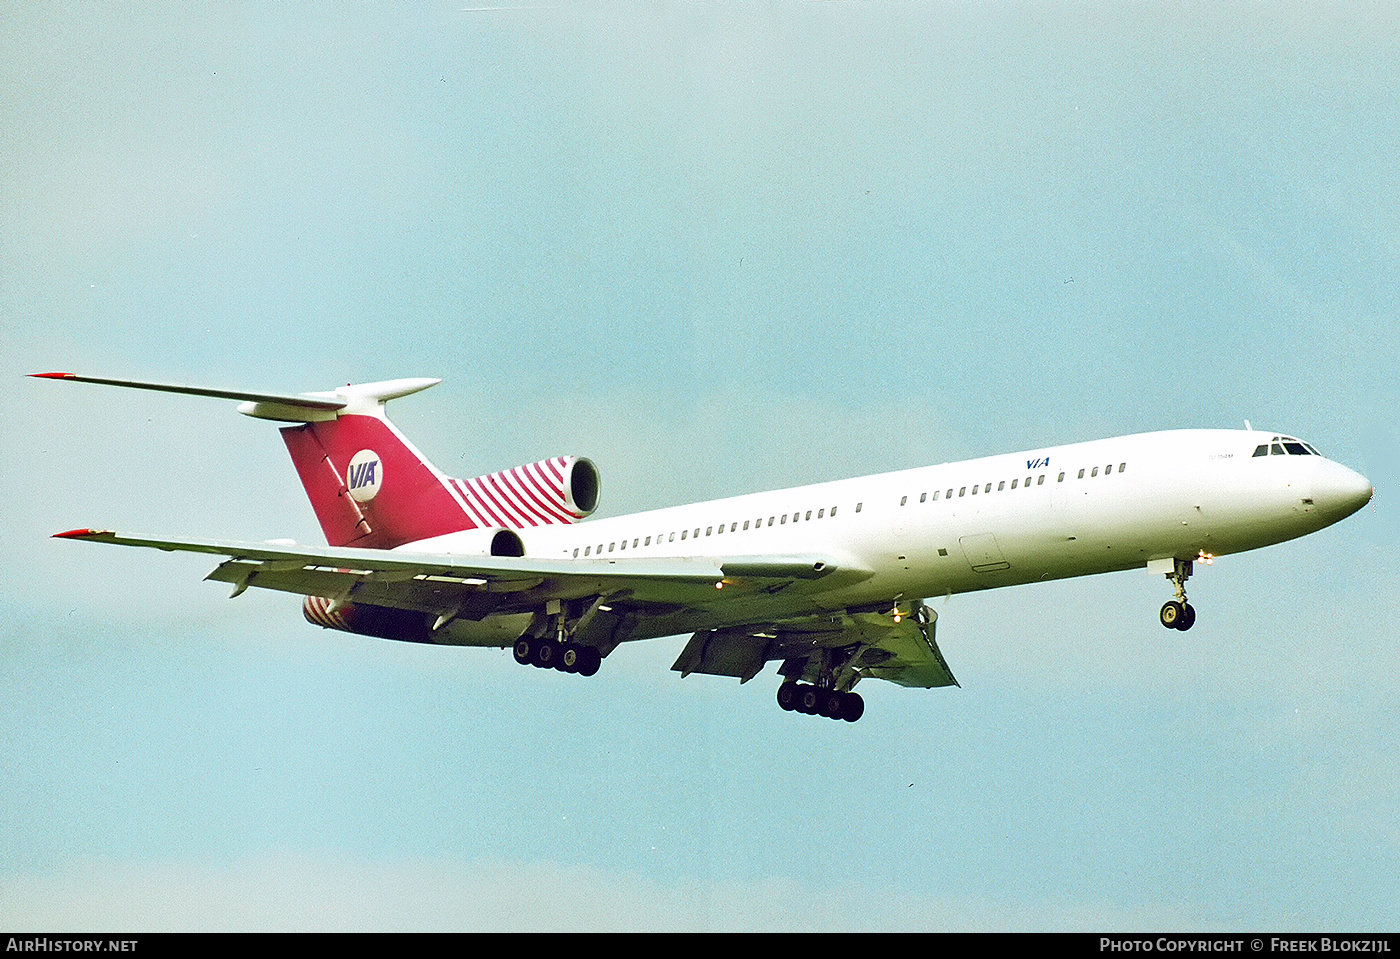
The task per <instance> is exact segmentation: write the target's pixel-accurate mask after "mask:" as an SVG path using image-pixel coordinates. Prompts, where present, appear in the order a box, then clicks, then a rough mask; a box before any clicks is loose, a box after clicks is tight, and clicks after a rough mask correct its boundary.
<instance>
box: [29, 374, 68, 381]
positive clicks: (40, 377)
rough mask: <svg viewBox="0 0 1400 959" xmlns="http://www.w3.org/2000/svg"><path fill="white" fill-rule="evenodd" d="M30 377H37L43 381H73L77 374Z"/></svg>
mask: <svg viewBox="0 0 1400 959" xmlns="http://www.w3.org/2000/svg"><path fill="white" fill-rule="evenodd" d="M28 375H29V376H37V377H38V378H39V379H41V380H71V379H72V378H73V377H74V376H75V375H76V374H73V373H30V374H28Z"/></svg>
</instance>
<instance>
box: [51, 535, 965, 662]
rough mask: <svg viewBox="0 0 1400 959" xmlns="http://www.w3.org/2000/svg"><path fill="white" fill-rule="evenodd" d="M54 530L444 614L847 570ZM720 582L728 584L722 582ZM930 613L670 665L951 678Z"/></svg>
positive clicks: (285, 587)
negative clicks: (833, 665)
mask: <svg viewBox="0 0 1400 959" xmlns="http://www.w3.org/2000/svg"><path fill="white" fill-rule="evenodd" d="M58 536H59V537H61V538H66V539H81V540H86V541H88V542H97V543H108V544H113V545H119V546H139V547H146V548H151V549H160V550H166V551H178V552H193V553H204V554H208V555H211V556H220V557H224V562H222V563H221V564H220V565H219V566H218V567H217V568H215V569H214V570H213V571H212V572H211V573H210V574H209V575H208V576H207V577H206V578H207V579H210V580H214V581H218V582H224V583H229V584H231V585H232V586H233V587H234V592H233V595H235V596H236V595H238V594H240V593H242V592H243V591H244V590H245V589H247V588H249V587H258V588H261V589H273V590H279V591H282V592H288V593H296V594H300V595H304V596H320V597H324V598H326V599H328V600H331V601H333V602H353V603H356V604H361V603H363V604H370V605H375V606H383V607H389V608H393V609H402V610H410V611H415V612H420V613H423V614H425V615H429V616H433V617H439V618H450V617H455V616H459V615H466V616H468V617H470V618H480V617H483V616H489V615H495V614H500V613H506V614H509V613H521V612H528V611H531V610H535V609H539V608H541V607H542V606H544V605H545V604H546V603H549V602H550V601H564V602H567V601H576V600H588V599H593V600H595V601H596V600H598V599H599V598H600V597H603V598H606V602H607V603H608V604H609V605H610V606H613V607H617V608H620V609H624V610H626V611H628V612H630V613H631V614H633V615H634V616H635V617H636V618H637V620H638V621H644V620H645V619H646V618H647V617H648V616H663V615H664V616H674V615H675V614H676V613H677V612H683V611H685V610H687V609H692V608H693V609H696V610H706V611H714V610H716V609H717V608H718V607H721V606H723V605H724V604H726V603H727V602H730V601H731V600H732V599H734V598H740V597H744V596H749V597H752V596H753V595H754V594H756V593H758V592H760V591H771V590H772V589H773V588H774V586H775V584H778V583H784V582H786V583H794V582H797V581H804V582H805V583H806V584H807V585H808V586H809V587H816V586H818V585H819V584H818V583H817V582H815V581H819V580H822V579H824V578H827V577H832V578H833V580H834V581H835V580H841V579H844V578H845V577H846V576H849V575H850V574H851V572H852V571H850V570H841V569H839V568H838V566H837V565H836V564H834V563H832V562H831V561H830V560H829V559H827V558H824V557H819V556H757V557H754V556H749V557H738V558H730V559H718V558H708V557H678V558H664V559H652V558H641V559H630V558H629V559H621V560H569V559H561V560H547V559H539V558H535V557H509V556H463V555H456V554H434V553H417V552H408V551H391V550H370V549H354V548H349V547H318V546H302V545H295V546H281V545H274V544H268V543H242V542H232V541H222V540H189V539H156V538H150V537H142V536H132V535H126V534H121V533H116V532H112V531H109V530H90V529H83V530H73V531H71V532H67V533H60V534H58ZM856 572H857V573H859V572H860V571H856ZM843 574H844V575H843ZM721 583H722V584H723V589H722V590H717V589H716V586H717V585H718V584H721ZM896 612H897V613H899V615H898V616H896V615H894V614H895V613H896ZM934 619H935V617H934V614H933V612H932V611H931V610H929V609H928V608H927V607H925V606H923V604H922V603H917V602H915V603H901V604H899V605H898V606H895V605H894V604H891V605H890V606H889V607H886V608H884V609H881V610H874V609H861V610H847V611H844V612H838V613H834V614H828V615H822V616H809V617H802V618H798V619H788V620H782V621H776V622H755V623H746V624H743V625H734V626H726V627H724V628H719V629H709V630H702V631H700V632H697V633H695V634H694V636H693V637H692V639H691V641H690V643H689V644H688V645H687V646H686V648H685V650H684V652H682V654H681V656H680V658H679V659H678V660H677V661H676V664H675V667H674V668H675V669H676V670H678V671H680V672H681V673H682V674H683V675H689V674H690V673H692V672H698V673H708V674H713V675H721V676H734V677H737V678H739V679H740V680H741V681H747V680H748V679H750V678H752V677H753V676H754V675H756V674H757V673H758V671H759V670H761V669H762V668H763V666H764V664H765V663H767V662H770V661H773V660H783V661H784V667H783V671H784V673H785V674H786V675H789V676H790V677H793V678H800V674H801V673H802V672H803V670H804V669H808V668H812V669H815V668H819V667H820V666H821V665H822V663H823V657H830V656H832V655H833V654H834V652H835V651H841V655H840V657H839V660H840V662H842V663H844V664H846V665H845V666H844V668H846V669H848V670H850V671H852V672H853V673H854V674H857V676H858V677H863V678H878V679H885V680H889V681H891V682H894V683H898V684H899V685H903V686H917V687H932V686H948V685H956V680H954V679H953V676H952V674H951V673H950V672H949V670H948V667H947V664H946V663H945V662H944V660H943V657H942V655H941V653H940V652H939V651H938V647H937V645H936V644H935V643H934V639H933V633H934ZM692 628H693V627H692ZM643 632H644V631H643ZM653 635H655V634H653ZM638 638H641V637H638ZM849 678H850V677H848V679H849ZM852 681H853V680H852Z"/></svg>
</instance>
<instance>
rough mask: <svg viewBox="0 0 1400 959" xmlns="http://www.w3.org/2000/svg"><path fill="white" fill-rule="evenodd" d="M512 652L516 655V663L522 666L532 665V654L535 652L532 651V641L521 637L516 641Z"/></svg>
mask: <svg viewBox="0 0 1400 959" xmlns="http://www.w3.org/2000/svg"><path fill="white" fill-rule="evenodd" d="M511 652H512V653H514V654H515V661H516V662H517V663H519V664H520V665H521V666H528V665H530V654H531V653H532V652H534V650H533V649H531V645H530V641H529V640H528V639H525V638H524V637H521V638H520V639H517V640H516V641H515V648H514V649H512V650H511Z"/></svg>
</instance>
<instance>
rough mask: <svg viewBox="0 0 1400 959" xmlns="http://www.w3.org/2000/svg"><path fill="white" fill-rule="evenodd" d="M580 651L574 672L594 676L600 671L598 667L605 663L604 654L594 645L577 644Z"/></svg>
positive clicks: (577, 649)
mask: <svg viewBox="0 0 1400 959" xmlns="http://www.w3.org/2000/svg"><path fill="white" fill-rule="evenodd" d="M575 650H576V651H577V652H578V662H577V663H576V665H575V666H574V672H576V673H578V674H579V675H580V676H592V675H593V674H594V673H596V672H597V671H598V667H599V666H601V665H603V654H602V653H600V652H598V650H597V649H596V648H595V647H593V646H576V647H575Z"/></svg>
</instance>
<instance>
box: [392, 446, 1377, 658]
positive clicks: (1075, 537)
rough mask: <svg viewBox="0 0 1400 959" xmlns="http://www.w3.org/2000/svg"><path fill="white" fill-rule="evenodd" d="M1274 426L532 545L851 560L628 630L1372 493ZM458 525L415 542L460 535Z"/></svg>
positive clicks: (1226, 523) (602, 554) (1304, 514)
mask: <svg viewBox="0 0 1400 959" xmlns="http://www.w3.org/2000/svg"><path fill="white" fill-rule="evenodd" d="M1273 439H1276V438H1275V437H1273V435H1272V434H1269V433H1264V432H1259V431H1246V430H1178V431H1172V432H1162V433H1144V434H1138V435H1133V436H1124V437H1118V438H1115V439H1106V440H1098V441H1093V442H1087V443H1076V444H1072V445H1068V446H1058V447H1052V448H1047V449H1039V450H1031V451H1027V452H1021V453H1010V454H1005V455H1001V456H990V457H985V458H982V459H975V460H967V461H964V462H959V463H946V464H942V465H938V466H928V467H921V468H918V469H911V470H903V471H900V472H894V473H884V474H879V475H875V476H867V477H861V478H857V479H849V480H838V481H834V482H826V483H818V484H815V485H811V486H802V487H796V488H793V489H785V490H777V491H774V492H767V493H753V494H748V495H743V496H735V497H730V498H727V499H721V500H714V501H710V502H705V503H696V504H692V505H688V506H677V507H671V508H667V509H659V510H652V511H649V512H645V513H635V514H631V515H627V516H619V517H614V518H608V519H594V520H589V521H587V522H584V523H578V524H574V525H561V526H543V527H535V528H529V529H524V530H520V531H519V533H520V536H521V539H522V541H523V542H524V545H525V552H526V555H527V556H537V557H552V558H577V559H581V560H584V559H586V560H590V561H593V562H597V561H598V560H600V559H601V560H604V561H607V562H610V563H614V562H615V563H619V564H625V563H626V562H627V561H628V560H629V559H634V558H635V559H643V558H652V559H655V558H670V557H714V558H719V559H724V560H736V559H743V558H746V557H773V556H816V557H822V558H825V559H826V560H827V561H829V562H831V563H833V564H834V565H835V566H836V567H837V568H838V570H839V571H840V572H839V573H837V574H833V575H832V576H831V577H829V578H824V579H815V580H813V581H811V582H799V583H794V584H793V585H792V588H789V589H783V590H779V591H775V592H773V593H771V594H769V593H764V594H762V595H758V596H748V597H745V598H743V599H738V598H736V597H726V596H723V595H722V591H717V593H716V596H715V601H714V602H713V603H712V604H708V605H707V606H706V608H705V609H704V610H702V611H699V612H697V611H695V610H691V611H689V612H688V613H686V614H683V615H676V616H671V617H668V616H664V615H663V616H657V617H654V618H652V619H651V620H649V622H648V623H647V624H646V625H645V627H644V628H643V629H641V630H639V631H638V632H637V633H636V634H634V635H632V636H629V637H628V638H632V639H643V638H648V637H652V636H662V635H671V634H675V633H681V632H686V631H689V630H694V629H701V628H716V627H721V626H724V625H729V624H732V623H748V622H753V621H754V620H755V618H769V619H774V620H778V619H782V618H784V617H792V616H800V615H810V614H812V613H818V612H822V611H834V610H839V609H847V608H852V607H856V606H861V605H864V604H871V603H880V602H889V601H895V600H899V599H901V598H904V599H917V598H924V597H930V596H942V595H947V594H951V593H959V592H967V591H971V590H981V589H992V588H996V587H1000V586H1014V585H1019V584H1024V583H1031V582H1037V581H1041V580H1050V579H1060V578H1064V577H1069V576H1085V575H1090V574H1095V573H1105V572H1111V571H1115V570H1124V569H1131V568H1142V567H1144V566H1146V565H1147V564H1149V563H1151V562H1153V561H1163V560H1166V561H1170V560H1172V559H1181V560H1191V559H1196V558H1198V557H1200V556H1202V555H1206V556H1219V555H1224V554H1227V553H1237V552H1241V551H1243V550H1249V549H1257V548H1259V547H1261V546H1268V545H1271V544H1273V543H1279V542H1283V541H1285V540H1289V539H1293V538H1295V537H1298V536H1302V535H1304V534H1306V533H1310V532H1314V531H1316V530H1319V529H1322V528H1323V527H1325V526H1328V525H1330V524H1332V523H1335V522H1337V521H1338V520H1340V519H1342V518H1343V517H1344V516H1347V515H1349V514H1351V513H1352V512H1355V511H1356V510H1357V509H1360V508H1361V506H1363V505H1365V503H1366V502H1367V501H1368V500H1369V499H1370V496H1371V486H1370V484H1369V483H1368V482H1367V481H1366V479H1365V478H1364V477H1362V476H1360V475H1359V474H1357V473H1355V472H1353V471H1352V470H1349V469H1347V468H1346V467H1344V466H1341V465H1340V464H1338V463H1335V462H1333V461H1331V460H1328V459H1326V458H1325V457H1323V456H1320V455H1315V454H1312V453H1308V454H1307V455H1260V456H1256V455H1254V454H1255V451H1256V449H1257V448H1258V447H1259V446H1260V445H1261V444H1263V445H1270V444H1271V440H1273ZM1292 442H1295V443H1296V441H1292ZM1294 448H1297V447H1294ZM457 535H458V534H449V535H447V536H440V537H435V538H434V539H432V540H429V541H422V542H419V543H413V544H409V545H407V546H405V547H402V549H404V550H417V549H423V550H426V549H431V550H432V551H434V552H450V551H452V548H453V540H454V537H455V536H457ZM464 625H465V624H464ZM482 625H485V624H482ZM500 625H502V626H504V625H505V624H500ZM489 632H490V633H491V634H492V635H491V636H490V637H489V639H490V640H491V641H494V640H495V639H496V638H497V637H496V635H495V633H496V631H495V630H490V631H489ZM454 639H455V641H457V642H468V643H471V642H473V641H474V638H473V637H472V636H470V635H467V634H462V635H458V636H456V637H455V638H454ZM486 640H488V636H486V635H483V636H482V637H481V638H480V640H476V641H486Z"/></svg>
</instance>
